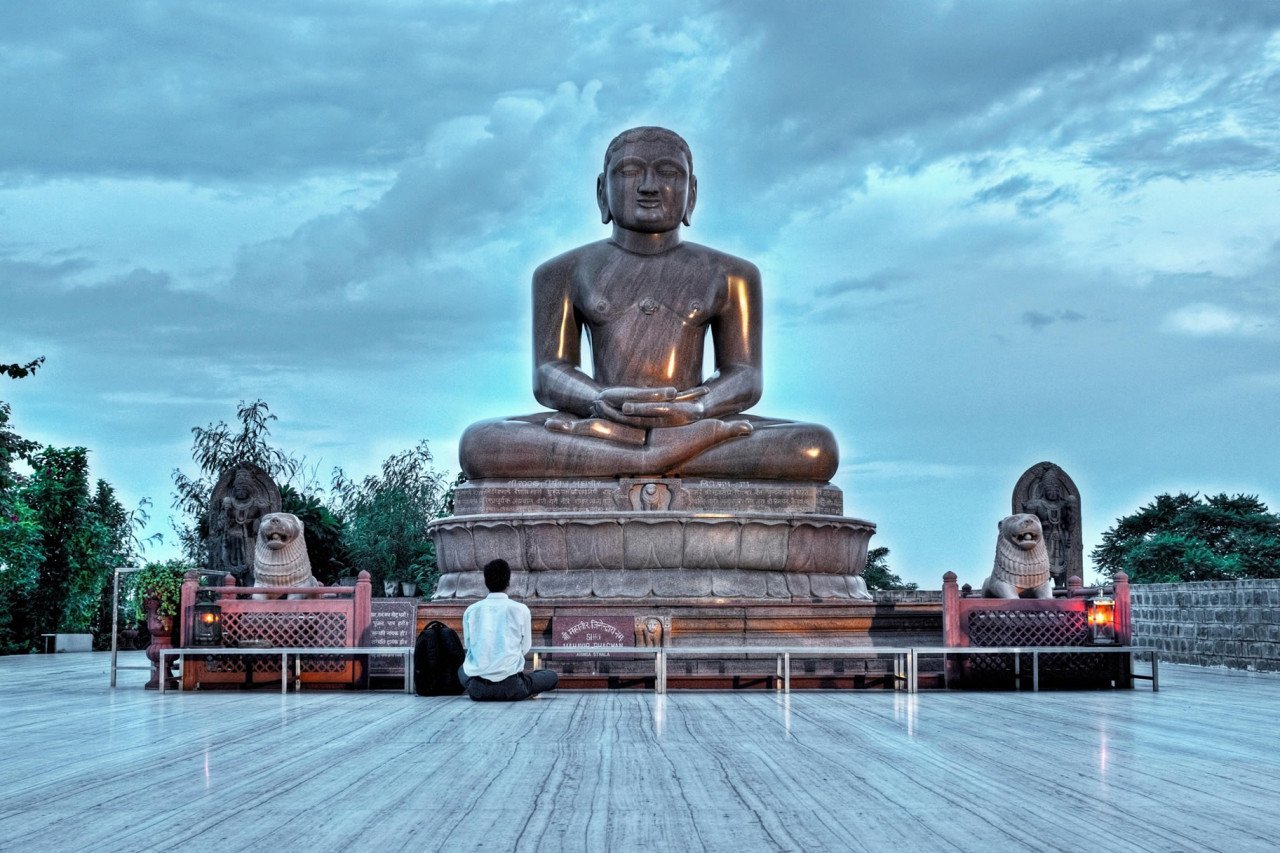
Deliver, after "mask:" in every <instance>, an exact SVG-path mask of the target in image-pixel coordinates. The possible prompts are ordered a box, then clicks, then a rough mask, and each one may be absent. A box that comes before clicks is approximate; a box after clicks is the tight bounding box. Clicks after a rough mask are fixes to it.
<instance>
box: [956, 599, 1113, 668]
mask: <svg viewBox="0 0 1280 853" xmlns="http://www.w3.org/2000/svg"><path fill="white" fill-rule="evenodd" d="M969 644H970V645H971V646H1087V645H1089V624H1088V616H1087V615H1086V614H1085V612H1084V611H1083V610H987V611H973V612H970V613H969ZM1020 657H1021V661H1020V662H1019V667H1020V669H1021V672H1022V673H1024V674H1029V673H1030V672H1031V655H1030V654H1024V655H1021V656H1020ZM1108 657H1109V656H1108V655H1079V654H1071V655H1054V654H1042V655H1040V674H1041V678H1042V679H1044V678H1046V677H1047V678H1048V679H1049V680H1050V681H1053V680H1055V678H1058V679H1063V680H1067V681H1074V680H1079V679H1091V678H1095V677H1097V676H1099V675H1100V674H1101V675H1103V676H1104V677H1106V676H1108V674H1109V673H1111V668H1112V665H1113V664H1114V663H1115V660H1109V659H1108ZM1110 657H1112V658H1114V656H1110ZM969 672H970V673H971V674H972V676H973V677H974V678H976V679H979V680H982V681H986V680H988V679H990V680H996V681H1005V682H1007V681H1008V680H1009V679H1011V678H1012V677H1013V655H980V656H975V657H972V658H970V659H969Z"/></svg>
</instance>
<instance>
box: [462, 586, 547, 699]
mask: <svg viewBox="0 0 1280 853" xmlns="http://www.w3.org/2000/svg"><path fill="white" fill-rule="evenodd" d="M462 643H463V645H464V646H466V648H467V657H466V660H464V661H463V662H462V671H463V672H465V673H466V674H467V675H469V676H471V677H472V678H483V679H486V680H487V681H501V680H502V679H504V678H508V677H510V676H512V675H515V674H516V673H517V672H520V671H521V670H523V669H524V656H525V654H526V653H527V652H528V651H529V649H530V647H531V646H533V630H532V626H531V624H530V619H529V608H528V607H525V606H524V605H523V604H521V603H520V602H518V601H512V600H511V599H510V598H508V597H507V594H506V593H505V592H491V593H489V594H488V595H487V596H486V597H484V598H482V599H480V600H479V601H477V602H476V603H475V604H473V605H471V606H470V607H468V608H467V609H466V612H464V613H463V614H462Z"/></svg>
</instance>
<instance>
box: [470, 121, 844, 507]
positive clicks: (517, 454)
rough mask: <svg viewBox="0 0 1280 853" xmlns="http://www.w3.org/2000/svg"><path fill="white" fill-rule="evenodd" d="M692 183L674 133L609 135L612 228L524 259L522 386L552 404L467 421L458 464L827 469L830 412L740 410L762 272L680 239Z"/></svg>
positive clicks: (664, 470) (782, 473) (807, 473)
mask: <svg viewBox="0 0 1280 853" xmlns="http://www.w3.org/2000/svg"><path fill="white" fill-rule="evenodd" d="M697 189H698V184H697V179H696V178H695V177H694V174H693V155H692V154H691V153H690V151H689V146H688V144H686V143H685V141H684V140H683V139H681V138H680V137H679V136H677V135H676V134H675V133H672V132H671V131H669V130H665V129H663V128H653V127H641V128H633V129H632V130H628V131H626V132H624V133H622V134H620V135H619V136H618V137H617V138H616V139H614V140H613V142H612V143H610V145H609V148H608V150H607V151H606V152H605V158H604V171H603V172H602V173H601V174H600V177H599V178H598V179H597V182H596V197H597V201H598V202H599V205H600V212H601V217H602V219H603V221H604V222H605V223H606V224H609V223H612V225H613V234H612V236H611V237H610V238H609V239H607V240H601V241H599V242H596V243H590V244H588V245H586V246H581V247H579V248H577V249H573V250H572V251H569V252H566V253H565V254H563V255H560V256H559V257H557V258H553V259H551V260H550V261H547V262H546V263H544V264H543V265H542V266H540V267H538V269H537V271H535V272H534V274H533V349H534V396H535V397H536V398H537V399H538V402H540V403H542V404H543V405H544V406H546V407H548V408H549V409H552V410H554V411H550V412H540V413H537V414H533V415H527V416H524V417H515V418H500V419H496V420H489V421H482V422H481V423H478V424H474V425H472V426H471V427H470V428H469V429H468V430H467V431H466V433H465V434H464V435H463V437H462V441H461V444H460V448H459V456H460V458H461V463H462V470H463V472H464V473H465V474H466V475H467V477H468V478H470V479H473V480H474V479H483V478H502V477H569V478H574V477H617V476H628V475H673V476H686V477H713V478H731V479H753V478H755V479H775V480H809V481H818V482H825V481H827V480H829V479H831V476H832V474H834V473H835V471H836V466H837V464H838V462H839V460H838V452H837V448H836V441H835V437H834V436H833V435H832V434H831V431H830V430H828V429H827V428H826V427H823V426H820V425H817V424H807V423H797V422H794V421H786V420H778V419H774V418H764V417H759V416H755V415H747V414H744V412H745V411H746V410H747V409H749V408H751V407H752V406H753V405H755V403H756V401H757V400H759V399H760V394H761V391H762V389H763V379H762V371H761V355H760V345H761V338H762V334H761V328H762V327H761V319H760V309H761V294H760V272H759V270H757V269H756V267H755V266H754V265H752V264H751V263H748V262H747V261H745V260H743V259H741V258H736V257H733V256H732V255H727V254H725V253H723V252H718V251H716V250H714V249H709V248H707V247H705V246H699V245H697V244H695V243H686V242H684V241H683V240H682V239H681V237H680V226H681V225H682V224H683V225H687V224H688V223H689V217H690V216H691V215H692V213H693V208H694V202H695V201H696V200H697ZM708 334H709V335H710V336H711V341H712V345H713V347H712V350H713V352H714V358H715V365H714V368H715V369H714V372H712V373H711V375H710V376H707V375H705V374H706V371H704V369H703V363H702V362H703V348H704V344H705V343H706V338H707V335H708ZM584 335H586V336H587V337H588V338H589V339H590V343H591V353H592V369H591V372H590V373H588V372H586V371H585V370H584V369H583V366H582V361H583V359H582V354H583V352H582V338H583V336H584Z"/></svg>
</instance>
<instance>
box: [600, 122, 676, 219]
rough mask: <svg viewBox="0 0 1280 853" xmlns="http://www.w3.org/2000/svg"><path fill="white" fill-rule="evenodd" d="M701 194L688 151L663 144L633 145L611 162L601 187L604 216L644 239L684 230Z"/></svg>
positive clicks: (629, 145)
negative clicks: (685, 223) (644, 237)
mask: <svg viewBox="0 0 1280 853" xmlns="http://www.w3.org/2000/svg"><path fill="white" fill-rule="evenodd" d="M697 191H698V184H697V179H696V178H694V177H693V175H692V174H691V173H690V169H689V161H688V159H687V158H686V157H685V156H684V152H683V151H681V150H680V148H679V147H678V146H676V145H673V144H671V143H670V142H668V141H665V140H661V139H659V140H649V141H640V142H628V143H627V144H626V145H624V146H623V147H622V148H621V150H619V151H618V152H617V153H616V154H614V155H613V157H611V158H610V159H609V166H608V171H607V172H605V173H603V174H601V175H600V179H599V181H598V182H597V185H596V195H597V200H598V201H599V203H600V210H601V212H602V213H605V212H607V213H608V215H609V216H610V217H612V219H613V221H614V222H617V223H618V225H620V226H622V227H623V228H626V229H628V230H629V231H639V232H641V233H643V234H661V233H663V232H665V231H673V230H675V229H676V228H678V227H680V223H681V221H687V217H688V215H689V214H690V213H691V212H692V211H693V205H694V201H695V200H696V198H697Z"/></svg>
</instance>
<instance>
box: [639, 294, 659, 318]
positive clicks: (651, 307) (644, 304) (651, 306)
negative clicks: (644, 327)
mask: <svg viewBox="0 0 1280 853" xmlns="http://www.w3.org/2000/svg"><path fill="white" fill-rule="evenodd" d="M640 310H641V311H642V312H643V313H645V314H652V313H653V312H654V311H657V310H658V300H656V299H654V298H653V297H652V296H646V297H645V298H644V299H642V300H640Z"/></svg>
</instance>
